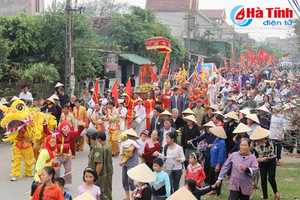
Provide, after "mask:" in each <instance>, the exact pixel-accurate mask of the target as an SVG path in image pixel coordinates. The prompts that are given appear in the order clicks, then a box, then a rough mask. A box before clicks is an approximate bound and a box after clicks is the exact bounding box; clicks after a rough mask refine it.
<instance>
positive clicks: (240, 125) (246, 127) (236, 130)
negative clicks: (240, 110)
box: [232, 122, 252, 133]
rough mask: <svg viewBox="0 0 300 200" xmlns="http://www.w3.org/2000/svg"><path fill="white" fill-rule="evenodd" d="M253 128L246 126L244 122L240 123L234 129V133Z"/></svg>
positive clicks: (244, 131)
mask: <svg viewBox="0 0 300 200" xmlns="http://www.w3.org/2000/svg"><path fill="white" fill-rule="evenodd" d="M251 130H252V129H251V128H249V127H248V126H246V125H245V124H244V123H242V122H241V123H239V125H238V126H237V127H236V128H235V129H234V130H233V132H232V133H246V132H248V131H251Z"/></svg>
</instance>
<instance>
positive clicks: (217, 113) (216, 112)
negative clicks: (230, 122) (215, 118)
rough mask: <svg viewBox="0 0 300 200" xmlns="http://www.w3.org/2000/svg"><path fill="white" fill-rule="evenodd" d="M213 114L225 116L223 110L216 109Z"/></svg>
mask: <svg viewBox="0 0 300 200" xmlns="http://www.w3.org/2000/svg"><path fill="white" fill-rule="evenodd" d="M212 114H213V115H221V116H222V117H224V115H223V114H222V112H221V111H219V110H218V111H215V112H213V113H212Z"/></svg>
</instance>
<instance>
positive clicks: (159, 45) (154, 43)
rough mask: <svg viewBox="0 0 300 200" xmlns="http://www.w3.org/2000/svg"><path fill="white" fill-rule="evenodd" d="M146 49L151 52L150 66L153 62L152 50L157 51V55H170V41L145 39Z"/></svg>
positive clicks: (156, 38)
mask: <svg viewBox="0 0 300 200" xmlns="http://www.w3.org/2000/svg"><path fill="white" fill-rule="evenodd" d="M146 49H147V50H152V59H151V66H152V61H153V52H154V49H158V53H171V52H172V49H171V40H169V39H167V38H164V37H152V38H148V39H146Z"/></svg>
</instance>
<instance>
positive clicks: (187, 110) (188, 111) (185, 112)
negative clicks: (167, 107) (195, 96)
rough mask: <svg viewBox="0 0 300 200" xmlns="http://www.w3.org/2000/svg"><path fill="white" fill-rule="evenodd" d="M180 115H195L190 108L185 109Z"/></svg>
mask: <svg viewBox="0 0 300 200" xmlns="http://www.w3.org/2000/svg"><path fill="white" fill-rule="evenodd" d="M182 114H192V115H195V113H194V111H192V110H191V109H190V108H187V109H185V110H184V111H183V112H182Z"/></svg>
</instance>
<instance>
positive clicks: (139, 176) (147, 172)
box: [127, 163, 156, 183]
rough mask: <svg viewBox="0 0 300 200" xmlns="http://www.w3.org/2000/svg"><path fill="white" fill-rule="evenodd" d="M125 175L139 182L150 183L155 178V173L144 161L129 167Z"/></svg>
mask: <svg viewBox="0 0 300 200" xmlns="http://www.w3.org/2000/svg"><path fill="white" fill-rule="evenodd" d="M127 175H128V176H129V177H130V178H131V179H133V180H135V181H137V182H141V183H150V182H153V181H155V180H156V175H155V174H154V173H153V171H152V170H151V169H150V168H149V167H148V166H147V165H146V164H145V163H142V164H139V165H137V166H135V167H133V168H131V169H130V170H128V171H127Z"/></svg>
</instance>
